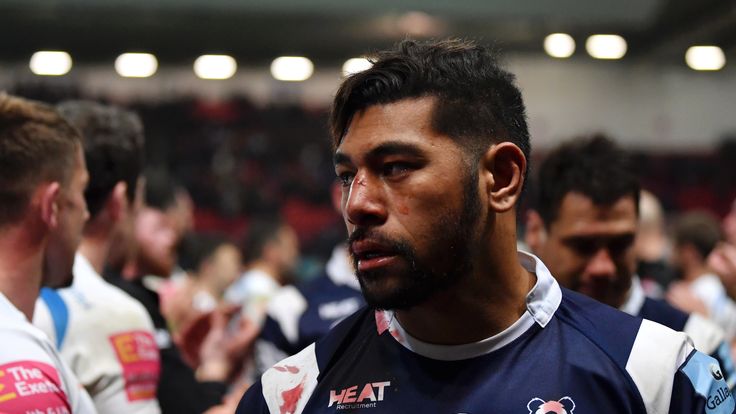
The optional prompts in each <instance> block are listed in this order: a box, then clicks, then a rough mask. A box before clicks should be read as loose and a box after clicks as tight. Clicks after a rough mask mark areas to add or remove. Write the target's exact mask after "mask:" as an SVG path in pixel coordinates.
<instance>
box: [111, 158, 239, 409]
mask: <svg viewBox="0 0 736 414" xmlns="http://www.w3.org/2000/svg"><path fill="white" fill-rule="evenodd" d="M175 199H176V196H175V188H174V186H172V185H171V180H170V179H168V175H166V174H165V173H164V172H162V171H157V172H156V173H151V174H148V173H147V174H146V191H145V204H144V206H143V207H142V208H141V210H140V212H139V213H138V215H137V217H136V222H135V231H134V234H135V240H136V243H137V249H136V256H135V257H134V258H131V259H130V260H129V262H128V263H127V264H126V266H125V267H124V268H123V270H122V274H120V273H116V272H114V271H110V272H108V273H107V274H106V275H105V278H106V279H107V280H109V281H110V282H111V283H113V284H115V285H116V286H118V287H120V288H121V289H123V290H124V291H126V292H127V293H128V294H130V295H131V296H133V297H134V298H135V299H137V300H138V301H139V302H140V303H141V304H143V306H144V307H145V308H146V311H147V312H148V314H149V315H150V317H151V319H152V320H153V324H154V327H155V331H156V337H155V339H156V343H157V345H158V349H159V354H160V358H161V376H160V380H159V384H158V391H157V398H158V401H159V405H160V406H161V411H162V412H163V413H164V414H166V413H172V414H173V413H177V414H179V413H198V414H199V413H202V412H204V411H206V410H207V409H208V408H210V407H213V406H215V405H218V404H220V403H221V402H222V398H223V396H224V395H225V393H226V392H227V384H226V383H225V380H226V379H227V376H228V373H229V371H230V366H231V362H230V360H229V355H227V351H228V350H227V349H226V347H224V346H222V342H223V341H225V339H226V338H225V337H224V336H223V333H222V332H223V331H224V329H225V328H224V323H219V324H210V325H209V326H208V329H207V332H206V334H205V335H206V336H207V338H204V339H201V341H202V345H201V346H197V347H196V348H197V349H198V350H199V355H198V359H199V361H198V362H199V364H198V365H197V366H196V367H192V366H190V365H188V364H187V363H186V362H185V360H184V358H183V356H182V353H181V350H180V348H179V347H178V346H177V345H176V344H175V343H174V341H173V339H172V337H171V333H170V332H169V329H168V322H167V321H166V319H165V318H164V316H163V314H162V313H161V309H160V299H159V296H158V293H156V291H154V290H152V289H151V288H149V287H148V286H146V284H145V283H144V276H146V275H155V276H159V277H168V276H170V275H171V273H172V271H173V269H174V264H175V263H176V245H177V243H178V240H177V234H178V233H177V231H176V228H175V226H174V224H173V223H172V220H171V219H170V217H169V216H168V215H167V214H166V210H167V209H168V208H169V207H171V206H172V205H173V204H174V203H175ZM218 316H219V315H218ZM214 317H215V316H213V318H214ZM222 318H224V316H222V317H220V319H222ZM215 327H216V328H217V329H215ZM195 368H196V373H195Z"/></svg>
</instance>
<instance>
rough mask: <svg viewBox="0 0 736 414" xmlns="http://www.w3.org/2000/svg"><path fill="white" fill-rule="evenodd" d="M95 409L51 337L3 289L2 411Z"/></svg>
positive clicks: (30, 413)
mask: <svg viewBox="0 0 736 414" xmlns="http://www.w3.org/2000/svg"><path fill="white" fill-rule="evenodd" d="M96 412H97V411H96V410H95V407H94V405H93V404H92V401H91V400H90V397H89V395H88V394H87V392H86V391H85V390H84V388H82V386H81V385H80V384H79V381H77V379H76V378H75V377H74V375H73V374H72V371H71V370H70V369H69V367H67V366H66V364H64V362H63V361H62V360H61V357H59V354H58V353H57V352H56V350H55V349H54V346H53V345H52V344H51V342H50V341H49V339H48V337H46V335H45V334H44V333H43V332H41V331H40V330H39V329H38V328H36V327H35V326H33V325H31V323H30V322H29V321H28V320H27V319H26V317H25V315H23V313H22V312H20V311H19V310H18V309H17V308H16V307H15V306H13V304H12V303H10V301H9V300H8V299H7V298H6V297H5V296H4V295H3V294H2V293H0V413H9V414H15V413H20V414H77V413H79V414H90V413H91V414H94V413H96Z"/></svg>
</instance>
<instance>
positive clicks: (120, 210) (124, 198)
mask: <svg viewBox="0 0 736 414" xmlns="http://www.w3.org/2000/svg"><path fill="white" fill-rule="evenodd" d="M127 191H128V185H127V184H126V183H125V182H123V181H118V182H117V183H116V184H115V187H113V188H112V191H110V196H108V197H107V201H106V202H105V208H106V209H107V211H108V213H109V214H110V218H111V219H112V220H113V221H119V220H121V219H122V218H124V217H125V215H126V214H128V204H129V203H128V195H127Z"/></svg>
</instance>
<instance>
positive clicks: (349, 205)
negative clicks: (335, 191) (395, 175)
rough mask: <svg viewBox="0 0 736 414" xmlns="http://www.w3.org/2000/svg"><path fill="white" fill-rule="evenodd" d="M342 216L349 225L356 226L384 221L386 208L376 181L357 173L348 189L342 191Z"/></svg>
mask: <svg viewBox="0 0 736 414" xmlns="http://www.w3.org/2000/svg"><path fill="white" fill-rule="evenodd" d="M345 191H347V194H346V193H345ZM343 214H344V216H345V219H346V220H347V221H348V222H349V223H350V224H353V225H356V226H365V225H378V224H381V223H383V222H384V221H385V220H386V206H385V205H384V199H383V194H382V190H381V188H380V183H379V182H378V180H377V179H374V178H372V177H370V176H369V175H367V174H365V173H358V174H357V175H356V176H355V178H354V179H353V182H352V183H351V184H350V187H349V188H348V189H347V190H346V189H343Z"/></svg>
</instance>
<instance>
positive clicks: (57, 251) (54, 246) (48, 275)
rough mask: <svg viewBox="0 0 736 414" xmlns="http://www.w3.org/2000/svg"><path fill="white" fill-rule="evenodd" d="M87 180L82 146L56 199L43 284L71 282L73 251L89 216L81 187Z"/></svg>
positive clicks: (64, 285)
mask: <svg viewBox="0 0 736 414" xmlns="http://www.w3.org/2000/svg"><path fill="white" fill-rule="evenodd" d="M88 182H89V175H88V174H87V166H86V164H85V162H84V153H83V152H82V148H81V146H80V147H79V148H78V149H77V153H76V156H75V161H74V171H73V172H72V176H71V179H70V180H69V183H68V185H66V186H62V188H61V190H60V191H59V197H58V200H57V208H58V212H57V217H58V226H57V227H56V228H55V229H53V230H52V231H51V234H50V235H49V242H48V245H47V247H46V255H45V260H44V272H43V282H42V283H43V285H44V286H49V287H54V288H57V287H66V286H69V285H71V283H72V280H73V276H72V266H73V265H74V254H75V252H76V250H77V247H79V242H80V241H81V240H82V230H83V229H84V223H86V222H87V219H89V211H87V203H86V201H85V199H84V190H85V188H86V187H87V183H88Z"/></svg>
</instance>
